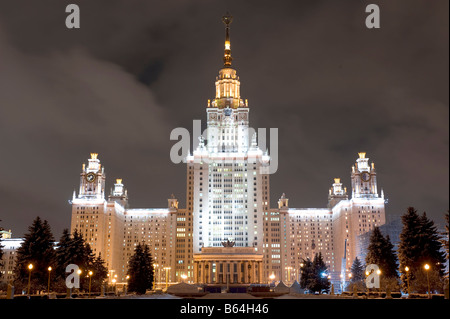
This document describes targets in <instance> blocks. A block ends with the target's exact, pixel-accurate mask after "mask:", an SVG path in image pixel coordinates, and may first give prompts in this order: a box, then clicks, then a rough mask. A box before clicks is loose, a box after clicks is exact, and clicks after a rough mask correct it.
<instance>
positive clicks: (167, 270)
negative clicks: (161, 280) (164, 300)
mask: <svg viewBox="0 0 450 319" xmlns="http://www.w3.org/2000/svg"><path fill="white" fill-rule="evenodd" d="M170 269H171V268H170V267H164V270H165V271H166V289H167V287H169V270H170Z"/></svg>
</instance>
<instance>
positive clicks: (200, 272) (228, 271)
mask: <svg viewBox="0 0 450 319" xmlns="http://www.w3.org/2000/svg"><path fill="white" fill-rule="evenodd" d="M262 259H263V255H260V254H257V253H256V251H255V248H253V247H203V248H202V250H201V253H200V254H194V282H195V283H198V284H227V283H229V284H248V285H249V284H254V283H262V274H263V265H262Z"/></svg>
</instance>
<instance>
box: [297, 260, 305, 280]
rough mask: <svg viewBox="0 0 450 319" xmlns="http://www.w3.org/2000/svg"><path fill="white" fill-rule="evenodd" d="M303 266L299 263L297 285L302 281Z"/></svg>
mask: <svg viewBox="0 0 450 319" xmlns="http://www.w3.org/2000/svg"><path fill="white" fill-rule="evenodd" d="M303 266H304V264H303V263H300V270H299V271H298V274H299V276H298V282H299V283H300V282H301V280H302V268H303Z"/></svg>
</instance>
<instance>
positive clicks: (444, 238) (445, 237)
mask: <svg viewBox="0 0 450 319" xmlns="http://www.w3.org/2000/svg"><path fill="white" fill-rule="evenodd" d="M448 213H449V211H447V213H446V214H445V231H444V232H443V233H442V239H441V244H442V246H443V247H444V248H445V251H446V258H447V260H448V259H449V258H448V257H449V252H448V240H449V235H448V226H449V224H448Z"/></svg>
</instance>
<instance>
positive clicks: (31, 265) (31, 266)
mask: <svg viewBox="0 0 450 319" xmlns="http://www.w3.org/2000/svg"><path fill="white" fill-rule="evenodd" d="M31 270H33V264H29V265H28V271H29V273H30V274H29V275H28V298H29V297H30V288H31Z"/></svg>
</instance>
